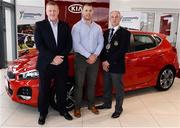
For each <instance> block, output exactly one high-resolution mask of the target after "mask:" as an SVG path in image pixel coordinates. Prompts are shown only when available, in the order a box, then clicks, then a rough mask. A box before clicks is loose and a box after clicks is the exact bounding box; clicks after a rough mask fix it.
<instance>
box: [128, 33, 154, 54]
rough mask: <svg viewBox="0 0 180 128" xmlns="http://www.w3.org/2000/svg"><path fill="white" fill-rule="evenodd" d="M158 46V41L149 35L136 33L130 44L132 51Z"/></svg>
mask: <svg viewBox="0 0 180 128" xmlns="http://www.w3.org/2000/svg"><path fill="white" fill-rule="evenodd" d="M155 46H156V42H155V41H154V39H153V38H152V37H151V36H149V35H134V38H133V41H131V44H130V51H140V50H147V49H150V48H153V47H155Z"/></svg>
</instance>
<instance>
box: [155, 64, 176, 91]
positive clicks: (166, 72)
mask: <svg viewBox="0 0 180 128" xmlns="http://www.w3.org/2000/svg"><path fill="white" fill-rule="evenodd" d="M174 78H175V71H174V70H173V69H172V68H169V67H168V68H164V69H162V70H161V71H160V73H159V76H158V80H157V85H156V88H157V89H158V90H160V91H166V90H168V89H169V88H170V87H171V86H172V84H173V83H174Z"/></svg>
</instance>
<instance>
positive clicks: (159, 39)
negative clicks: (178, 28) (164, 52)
mask: <svg viewBox="0 0 180 128" xmlns="http://www.w3.org/2000/svg"><path fill="white" fill-rule="evenodd" d="M154 38H155V39H156V43H157V44H160V43H161V38H160V37H158V36H154Z"/></svg>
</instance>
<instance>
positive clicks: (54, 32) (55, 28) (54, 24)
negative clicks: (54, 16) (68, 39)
mask: <svg viewBox="0 0 180 128" xmlns="http://www.w3.org/2000/svg"><path fill="white" fill-rule="evenodd" d="M49 22H50V25H51V28H52V31H53V34H54V38H55V41H56V45H57V38H58V37H57V36H58V22H52V21H51V20H49Z"/></svg>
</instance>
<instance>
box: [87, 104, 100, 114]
mask: <svg viewBox="0 0 180 128" xmlns="http://www.w3.org/2000/svg"><path fill="white" fill-rule="evenodd" d="M88 109H89V110H91V112H92V113H94V114H96V115H97V114H99V110H98V109H97V108H96V107H95V106H92V107H88Z"/></svg>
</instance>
